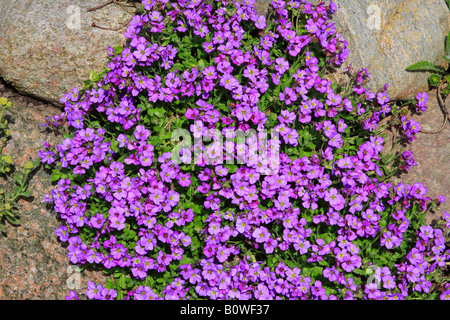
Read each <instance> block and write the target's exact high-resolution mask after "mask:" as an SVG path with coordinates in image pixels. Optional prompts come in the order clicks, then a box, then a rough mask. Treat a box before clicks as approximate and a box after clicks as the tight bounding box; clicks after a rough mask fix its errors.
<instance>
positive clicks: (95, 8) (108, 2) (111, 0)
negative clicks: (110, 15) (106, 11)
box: [87, 0, 114, 12]
mask: <svg viewBox="0 0 450 320" xmlns="http://www.w3.org/2000/svg"><path fill="white" fill-rule="evenodd" d="M113 2H114V0H109V1H107V2H105V3H104V4H101V5H99V6H96V7H93V8H89V9H87V11H88V12H90V11H95V10H97V9H100V8H103V7H104V6H106V5H108V4H110V3H113Z"/></svg>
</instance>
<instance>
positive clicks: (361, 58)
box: [316, 0, 450, 100]
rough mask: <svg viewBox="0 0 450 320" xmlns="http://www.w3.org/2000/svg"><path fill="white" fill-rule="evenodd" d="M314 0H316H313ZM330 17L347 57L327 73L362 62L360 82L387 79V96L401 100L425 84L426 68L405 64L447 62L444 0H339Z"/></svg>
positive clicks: (373, 84) (375, 84) (378, 85)
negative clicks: (363, 72) (364, 76)
mask: <svg viewBox="0 0 450 320" xmlns="http://www.w3.org/2000/svg"><path fill="white" fill-rule="evenodd" d="M316 2H317V1H316ZM335 3H336V5H337V7H338V9H337V11H336V13H335V14H334V15H333V18H332V21H333V22H334V23H335V24H336V26H337V29H338V31H340V33H341V34H342V35H343V36H344V38H345V39H346V40H347V41H348V42H349V51H350V53H349V57H348V58H347V61H346V63H345V64H344V65H343V66H342V67H341V68H340V69H339V71H338V72H336V73H335V74H331V75H329V76H328V78H330V79H332V80H338V81H344V80H345V78H344V75H343V73H342V72H341V71H343V69H344V68H346V67H348V66H349V64H352V66H353V68H354V69H355V70H360V69H361V68H367V69H368V71H369V73H370V74H371V80H370V82H369V83H368V84H367V85H366V87H368V88H370V89H372V90H381V89H383V86H384V84H385V83H389V90H388V94H389V96H390V97H391V99H395V100H407V99H409V98H412V97H413V96H415V94H416V93H417V92H419V91H427V90H428V77H429V76H430V73H423V72H420V73H417V72H409V71H406V70H405V69H406V68H407V67H408V66H410V65H411V64H413V63H416V62H419V61H424V60H425V61H429V62H432V63H435V64H438V65H441V66H443V67H447V65H446V62H445V60H443V59H442V57H443V55H444V47H445V39H446V36H447V34H448V32H449V30H450V13H449V10H448V7H447V5H446V3H445V0H428V1H421V0H392V1H384V0H339V1H335Z"/></svg>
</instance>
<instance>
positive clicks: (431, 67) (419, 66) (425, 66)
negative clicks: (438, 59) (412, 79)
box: [406, 61, 446, 74]
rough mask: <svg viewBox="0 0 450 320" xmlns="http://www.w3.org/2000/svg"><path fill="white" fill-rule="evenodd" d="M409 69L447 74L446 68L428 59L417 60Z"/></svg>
mask: <svg viewBox="0 0 450 320" xmlns="http://www.w3.org/2000/svg"><path fill="white" fill-rule="evenodd" d="M406 70H407V71H421V72H433V73H439V74H445V73H446V71H445V69H444V68H442V67H440V66H438V65H435V64H434V63H431V62H428V61H421V62H417V63H415V64H413V65H410V66H409V67H408V68H406Z"/></svg>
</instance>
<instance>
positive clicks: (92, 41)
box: [0, 0, 134, 105]
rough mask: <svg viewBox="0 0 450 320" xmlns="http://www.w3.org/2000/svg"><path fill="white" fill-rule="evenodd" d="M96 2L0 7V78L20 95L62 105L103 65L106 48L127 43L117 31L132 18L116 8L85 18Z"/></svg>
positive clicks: (40, 0) (22, 1) (7, 2)
mask: <svg viewBox="0 0 450 320" xmlns="http://www.w3.org/2000/svg"><path fill="white" fill-rule="evenodd" d="M101 3H104V1H96V0H75V1H74V0H70V1H69V0H54V1H47V0H33V1H28V0H2V1H0V57H1V59H0V61H1V62H0V77H2V78H4V79H5V80H6V81H7V82H8V83H9V84H11V85H13V86H14V87H15V88H16V89H17V90H18V91H19V92H21V93H23V94H26V95H29V96H32V97H35V98H38V99H40V100H44V101H48V102H51V103H53V104H55V105H60V103H59V100H60V99H61V97H62V95H63V94H65V93H67V92H69V91H71V90H72V88H73V87H76V86H81V85H82V84H83V81H84V80H86V79H87V78H88V77H89V71H90V70H94V71H96V72H98V71H101V70H102V69H103V68H104V67H105V66H106V64H107V58H108V57H107V55H106V52H107V49H108V47H109V46H111V47H114V46H115V45H122V44H124V42H125V38H124V37H123V32H124V30H125V29H121V30H118V31H109V30H103V29H99V28H94V27H92V22H95V23H96V24H97V25H100V26H106V27H112V28H114V27H118V26H120V25H122V24H124V23H125V22H127V21H128V20H129V19H130V18H131V17H133V15H134V14H131V13H127V12H126V11H125V10H130V8H122V7H121V6H119V5H116V4H113V3H112V4H109V5H107V6H105V7H103V8H101V9H98V10H95V11H91V12H87V9H88V8H92V7H95V6H98V5H100V4H101Z"/></svg>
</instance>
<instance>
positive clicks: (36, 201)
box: [0, 81, 106, 300]
mask: <svg viewBox="0 0 450 320" xmlns="http://www.w3.org/2000/svg"><path fill="white" fill-rule="evenodd" d="M2 96H4V97H7V98H8V99H9V100H10V101H11V102H12V104H13V108H12V109H9V110H7V112H6V115H5V116H6V119H8V122H9V129H10V131H11V136H12V138H11V140H9V141H8V143H7V145H6V147H5V148H4V149H3V153H4V154H9V155H11V157H12V158H13V163H14V164H15V166H16V168H17V169H20V167H21V166H23V164H24V163H25V162H27V161H29V160H34V159H36V158H37V157H38V156H37V153H38V151H39V150H40V149H41V148H42V145H43V143H44V141H45V140H47V141H48V142H49V143H51V144H53V143H57V142H58V141H60V140H62V139H61V136H57V135H55V134H53V133H51V132H49V131H46V130H45V129H42V128H40V127H39V124H41V123H42V122H43V121H44V119H45V118H46V117H48V116H52V115H54V114H59V113H60V112H61V111H60V110H58V109H57V108H55V107H54V106H52V105H50V104H46V103H42V102H39V101H36V100H34V99H31V98H28V97H23V96H21V95H20V94H19V93H18V92H16V91H14V90H12V89H11V88H9V87H7V86H6V85H5V83H4V82H3V81H1V82H0V97H2ZM11 180H12V179H11ZM0 185H3V186H5V185H6V186H8V185H12V181H8V180H7V181H5V180H4V179H3V178H0ZM51 189H52V185H51V182H50V174H49V173H47V172H45V171H44V170H43V169H42V168H39V170H37V171H35V172H34V174H33V175H32V177H31V180H30V185H29V190H31V191H32V196H31V197H30V198H28V199H21V200H19V202H18V209H19V217H20V221H21V225H20V226H17V227H16V226H12V225H11V224H9V223H8V222H4V226H5V228H6V231H7V233H6V235H5V234H2V233H0V299H1V300H61V299H64V298H65V296H66V295H67V294H68V293H69V291H70V289H76V287H78V288H80V290H76V291H79V292H80V293H84V292H85V291H86V287H87V281H89V280H90V281H96V282H97V283H99V282H100V283H102V284H105V283H106V282H105V279H104V277H103V275H102V273H101V272H91V271H83V272H81V273H77V272H76V271H75V270H74V269H72V268H73V267H75V266H72V265H71V263H70V261H69V259H68V257H67V249H65V247H64V246H63V244H62V243H61V242H59V240H58V238H57V236H56V235H55V229H56V228H57V227H58V226H59V225H60V222H59V221H58V219H57V215H56V213H55V212H54V211H52V210H51V209H50V208H48V207H47V206H46V203H45V202H44V195H45V194H46V193H48V192H50V190H51ZM7 191H8V190H7ZM0 223H1V222H0ZM81 298H83V295H82V296H81Z"/></svg>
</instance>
